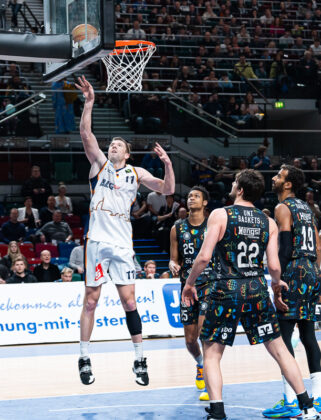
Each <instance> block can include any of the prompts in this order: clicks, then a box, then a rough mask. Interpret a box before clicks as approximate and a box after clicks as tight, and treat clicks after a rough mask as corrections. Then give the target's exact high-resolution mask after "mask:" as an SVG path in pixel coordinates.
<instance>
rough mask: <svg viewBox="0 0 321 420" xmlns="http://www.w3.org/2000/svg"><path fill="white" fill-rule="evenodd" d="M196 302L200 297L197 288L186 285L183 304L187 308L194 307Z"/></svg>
mask: <svg viewBox="0 0 321 420" xmlns="http://www.w3.org/2000/svg"><path fill="white" fill-rule="evenodd" d="M196 300H198V297H197V291H196V288H195V286H189V285H188V284H185V286H184V289H183V292H182V302H183V303H184V304H185V305H186V306H191V305H194V302H195V301H196Z"/></svg>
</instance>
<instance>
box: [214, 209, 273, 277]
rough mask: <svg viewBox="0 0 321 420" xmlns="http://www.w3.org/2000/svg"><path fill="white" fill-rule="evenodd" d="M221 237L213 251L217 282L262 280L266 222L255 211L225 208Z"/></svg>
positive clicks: (263, 217) (267, 223)
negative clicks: (225, 215)
mask: <svg viewBox="0 0 321 420" xmlns="http://www.w3.org/2000/svg"><path fill="white" fill-rule="evenodd" d="M225 210H226V213H227V224H226V230H225V234H224V236H223V238H222V240H221V241H219V242H218V243H217V245H216V247H215V250H214V267H215V270H214V275H215V278H216V279H217V280H221V279H222V280H230V279H234V280H237V279H240V280H244V279H247V278H249V279H250V278H257V277H264V267H263V256H264V252H265V250H266V247H267V244H268V241H269V219H268V218H267V217H266V215H265V214H264V213H263V212H262V211H261V210H259V209H257V208H255V207H245V206H238V205H234V206H229V207H225Z"/></svg>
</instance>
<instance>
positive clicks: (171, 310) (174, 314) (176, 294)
mask: <svg viewBox="0 0 321 420" xmlns="http://www.w3.org/2000/svg"><path fill="white" fill-rule="evenodd" d="M163 296H164V302H165V307H166V312H167V317H168V322H169V323H170V325H171V326H172V327H174V328H182V327H183V325H182V324H181V321H180V315H179V306H180V299H181V285H180V284H165V286H163Z"/></svg>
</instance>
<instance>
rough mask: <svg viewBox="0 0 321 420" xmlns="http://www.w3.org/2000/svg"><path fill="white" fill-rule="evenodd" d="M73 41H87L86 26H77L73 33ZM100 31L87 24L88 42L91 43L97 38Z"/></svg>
mask: <svg viewBox="0 0 321 420" xmlns="http://www.w3.org/2000/svg"><path fill="white" fill-rule="evenodd" d="M71 34H72V39H73V41H74V42H81V41H83V40H84V39H86V25H85V24H84V23H82V24H81V25H77V26H76V27H75V28H74V29H73V30H72V32H71ZM97 36H98V30H97V29H96V28H95V27H94V26H92V25H90V24H89V23H88V24H87V40H88V41H91V40H92V39H95V38H97Z"/></svg>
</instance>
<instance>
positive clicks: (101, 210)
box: [87, 160, 138, 248]
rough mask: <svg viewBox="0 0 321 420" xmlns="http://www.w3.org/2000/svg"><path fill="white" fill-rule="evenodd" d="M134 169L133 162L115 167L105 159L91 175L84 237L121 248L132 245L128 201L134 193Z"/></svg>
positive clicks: (132, 199)
mask: <svg viewBox="0 0 321 420" xmlns="http://www.w3.org/2000/svg"><path fill="white" fill-rule="evenodd" d="M137 178H138V177H137V173H136V171H135V169H134V168H133V166H131V165H126V166H125V167H124V168H121V169H115V168H114V166H113V164H112V163H111V162H110V161H109V160H108V161H107V162H106V163H105V165H104V166H103V167H102V169H101V170H100V172H99V173H98V174H97V175H96V176H95V177H94V178H92V179H90V182H89V183H90V189H91V202H90V218H89V230H88V234H87V238H89V239H91V240H93V241H97V242H108V243H111V244H114V245H118V246H120V247H123V248H131V247H132V241H133V239H132V225H131V222H130V209H131V205H132V204H133V202H134V201H135V199H136V195H137V188H138V184H137Z"/></svg>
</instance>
